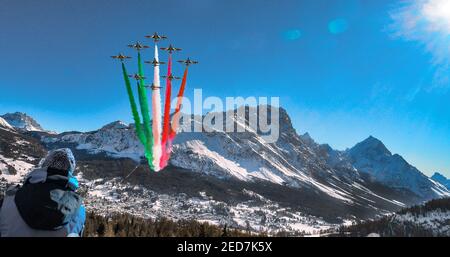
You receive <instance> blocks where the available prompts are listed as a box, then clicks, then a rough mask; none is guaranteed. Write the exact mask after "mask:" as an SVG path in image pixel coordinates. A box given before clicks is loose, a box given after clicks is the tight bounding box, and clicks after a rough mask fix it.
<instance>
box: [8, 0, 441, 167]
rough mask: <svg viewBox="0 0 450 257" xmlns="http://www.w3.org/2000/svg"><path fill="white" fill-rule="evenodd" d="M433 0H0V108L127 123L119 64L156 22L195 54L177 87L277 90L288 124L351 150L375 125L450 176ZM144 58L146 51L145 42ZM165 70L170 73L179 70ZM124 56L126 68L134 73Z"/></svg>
mask: <svg viewBox="0 0 450 257" xmlns="http://www.w3.org/2000/svg"><path fill="white" fill-rule="evenodd" d="M447 7H449V5H448V4H447V3H446V1H445V0H416V1H408V2H406V3H405V2H401V1H398V2H396V1H392V0H389V1H388V0H377V1H372V0H333V1H332V0H314V1H313V0H310V1H306V0H305V1H299V0H292V1H285V0H284V1H275V0H266V1H261V0H245V1H240V0H227V1H218V0H217V1H213V0H193V1H182V0H163V1H162V0H161V1H159V0H153V1H143V0H141V1H138V0H127V1H124V0H123V1H114V0H95V1H88V0H78V1H69V0H53V1H50V0H41V1H24V0H0V49H1V50H2V53H1V62H0V78H1V79H0V90H1V91H0V92H1V93H0V113H5V112H11V111H23V112H27V113H28V114H30V115H31V116H33V117H35V118H36V119H37V120H38V121H39V122H40V123H41V124H42V125H43V126H44V127H45V128H47V129H51V130H56V131H66V130H82V131H87V130H93V129H97V128H99V127H101V126H102V125H104V124H106V123H108V122H111V121H114V120H119V119H120V120H124V121H127V122H131V115H130V109H129V104H128V100H127V97H126V93H125V89H124V86H123V81H122V78H121V74H120V67H119V66H118V63H116V62H114V61H112V60H111V59H110V58H109V56H110V55H112V54H116V53H117V52H119V51H124V52H126V53H130V54H131V53H132V52H131V51H129V50H127V49H126V47H125V45H127V44H128V43H131V42H132V41H135V40H137V39H139V40H141V39H142V38H143V35H145V34H147V33H152V32H154V31H159V32H164V33H165V34H167V35H168V36H169V37H170V42H172V43H173V44H174V45H175V46H178V47H181V48H183V49H184V51H183V52H182V53H181V54H179V55H178V57H179V58H184V57H186V56H192V57H195V59H198V60H199V61H200V62H201V64H200V65H198V66H195V67H193V69H192V70H191V71H190V78H189V82H188V90H187V96H188V97H190V96H192V92H193V88H202V89H203V95H204V96H219V97H222V98H224V97H226V96H279V97H280V105H281V106H283V107H284V108H286V109H287V110H288V112H289V114H290V115H291V118H292V120H293V123H294V126H295V128H296V129H297V131H298V132H299V133H304V132H309V133H310V134H311V135H312V137H313V138H314V139H316V140H317V141H318V142H320V143H329V144H330V145H331V146H332V147H335V148H337V149H345V148H347V147H351V146H352V145H354V144H355V143H357V142H359V141H361V140H363V139H365V138H366V137H368V136H369V135H373V136H375V137H378V138H379V139H381V140H382V141H383V142H384V143H385V144H386V145H387V147H388V148H389V149H390V150H391V151H392V152H394V153H399V154H401V155H402V156H404V157H405V159H407V160H408V161H409V162H410V163H412V164H413V165H415V166H417V167H418V168H419V169H421V170H422V171H424V172H425V173H427V174H431V173H432V172H434V171H441V172H443V173H444V174H446V175H447V176H450V158H449V156H450V112H449V110H450V101H449V96H450V92H449V88H450V82H449V77H448V74H450V73H449V72H450V69H449V67H450V66H449V60H448V58H450V50H449V49H450V48H449V47H448V45H449V43H450V19H449V16H450V8H447ZM146 54H147V55H148V57H147V58H149V57H150V52H148V53H146ZM176 67H177V68H176V69H175V73H178V74H179V75H181V72H182V70H181V67H180V66H176ZM133 68H134V67H131V66H130V67H129V69H130V70H134V69H133Z"/></svg>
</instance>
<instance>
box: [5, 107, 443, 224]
mask: <svg viewBox="0 0 450 257" xmlns="http://www.w3.org/2000/svg"><path fill="white" fill-rule="evenodd" d="M244 111H245V113H246V114H247V115H246V117H248V116H249V115H248V114H249V112H250V111H252V109H251V108H245V110H244ZM279 114H280V115H279V121H280V137H279V140H278V141H277V142H275V143H267V142H266V141H265V140H264V139H263V137H262V133H261V132H260V131H259V129H256V130H252V129H247V130H246V131H245V132H239V133H238V132H221V131H213V132H195V133H194V132H188V131H189V128H191V127H192V126H193V124H194V122H195V120H196V119H195V117H194V116H192V117H191V119H188V120H186V121H185V122H184V123H183V125H182V126H181V128H180V131H179V134H178V135H177V138H176V140H175V142H174V145H173V154H172V158H171V160H170V164H171V165H170V166H169V167H168V168H166V169H165V170H163V171H161V172H159V173H153V172H150V171H149V170H148V167H147V166H146V165H141V166H139V165H138V166H136V165H137V163H139V162H142V163H144V162H143V157H142V156H143V148H142V146H141V144H140V143H139V141H138V139H137V138H136V136H135V132H134V125H127V124H124V123H123V122H120V121H117V122H113V123H110V124H108V125H106V126H104V127H102V128H100V129H99V130H96V131H92V132H86V133H82V132H65V133H61V134H51V133H47V132H45V131H23V130H21V131H20V132H17V133H16V134H18V135H19V134H23V135H24V136H27V137H28V136H32V137H34V138H35V139H37V140H38V142H40V144H41V145H42V146H43V147H45V148H46V149H53V148H57V147H70V148H72V149H73V150H74V151H75V155H76V158H77V160H78V163H79V166H78V167H79V168H78V176H79V178H80V180H81V181H83V183H84V184H85V185H88V188H89V190H88V194H87V196H86V199H87V201H88V208H90V209H92V210H97V211H99V212H103V213H105V212H108V211H111V210H114V211H118V212H128V213H131V214H133V215H139V216H142V217H156V216H158V215H163V216H168V217H173V218H175V219H176V218H187V219H189V218H194V219H198V220H206V221H209V222H213V223H219V224H220V223H225V224H229V225H232V226H241V227H245V226H247V222H248V223H249V224H250V226H251V227H253V228H255V229H258V230H259V229H263V230H266V231H277V230H280V229H281V230H287V231H317V230H319V229H321V228H327V227H330V226H332V224H341V223H342V222H345V221H347V220H358V219H367V218H372V217H374V216H376V215H382V214H386V213H389V212H392V211H396V210H398V209H400V208H402V207H405V206H408V205H411V204H416V203H420V202H422V201H424V200H428V199H431V198H439V197H444V196H448V195H449V192H448V190H447V189H445V188H443V186H442V185H440V184H439V183H435V182H433V181H431V180H430V179H429V178H427V177H426V176H425V175H423V174H422V173H421V172H420V171H418V170H417V169H415V168H414V167H412V166H410V165H409V164H408V163H407V162H406V161H405V160H403V158H401V157H400V156H398V155H392V154H391V153H390V152H389V151H388V150H387V149H386V148H385V147H384V145H383V144H382V143H381V141H379V140H377V139H375V138H372V137H370V138H369V139H367V140H365V141H363V142H361V143H360V144H358V145H356V146H355V147H353V148H352V149H350V150H348V151H337V150H334V149H333V148H331V147H330V146H329V145H326V144H324V145H321V144H318V143H316V142H315V141H314V140H313V139H312V138H311V137H310V136H309V134H307V133H306V134H304V135H298V134H297V132H296V131H295V129H294V128H293V127H292V124H291V120H290V117H289V115H288V114H287V113H286V111H285V110H284V109H282V108H280V109H279ZM268 116H269V117H266V118H270V112H269V113H268ZM234 122H235V126H236V127H237V126H245V125H244V124H245V123H246V122H242V121H241V120H236V119H235V120H234ZM35 139H33V140H35ZM9 143H10V144H14V143H13V142H9ZM34 143H35V142H34V141H33V144H34ZM2 150H3V149H0V154H2ZM19 152H20V151H19ZM24 155H26V153H24ZM0 159H1V156H0ZM8 160H9V159H8ZM8 160H6V161H5V162H8ZM0 169H1V167H0ZM132 171H133V172H132ZM381 174H384V175H381ZM390 174H393V175H390ZM0 176H1V175H0ZM399 176H401V178H400V177H399Z"/></svg>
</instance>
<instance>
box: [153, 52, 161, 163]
mask: <svg viewBox="0 0 450 257" xmlns="http://www.w3.org/2000/svg"><path fill="white" fill-rule="evenodd" d="M155 59H156V61H159V56H158V46H157V45H156V44H155ZM153 84H154V86H155V88H154V89H152V112H153V124H152V130H153V140H154V142H153V165H154V167H155V171H159V170H160V169H161V167H160V159H161V130H162V128H161V91H160V89H159V87H160V85H161V83H160V80H159V65H155V68H154V78H153Z"/></svg>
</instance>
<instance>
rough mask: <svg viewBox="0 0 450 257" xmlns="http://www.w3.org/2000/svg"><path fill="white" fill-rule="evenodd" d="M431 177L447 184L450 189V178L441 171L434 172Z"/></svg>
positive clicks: (442, 183) (444, 184)
mask: <svg viewBox="0 0 450 257" xmlns="http://www.w3.org/2000/svg"><path fill="white" fill-rule="evenodd" d="M431 179H432V180H434V181H436V182H438V183H440V184H441V185H443V186H445V187H446V188H447V189H449V190H450V179H448V178H447V177H445V176H444V175H442V174H441V173H439V172H436V173H434V174H433V176H431Z"/></svg>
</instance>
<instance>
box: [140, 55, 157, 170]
mask: <svg viewBox="0 0 450 257" xmlns="http://www.w3.org/2000/svg"><path fill="white" fill-rule="evenodd" d="M138 73H139V76H141V77H143V76H144V72H143V68H142V60H141V53H139V52H138ZM138 94H139V103H140V106H141V114H142V120H143V121H144V135H145V139H146V140H145V143H144V147H145V157H146V158H147V161H148V165H149V166H150V168H151V169H153V170H154V167H153V151H152V149H153V135H152V131H151V124H150V114H149V109H148V98H147V91H146V89H145V87H144V79H140V81H139V83H138Z"/></svg>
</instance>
